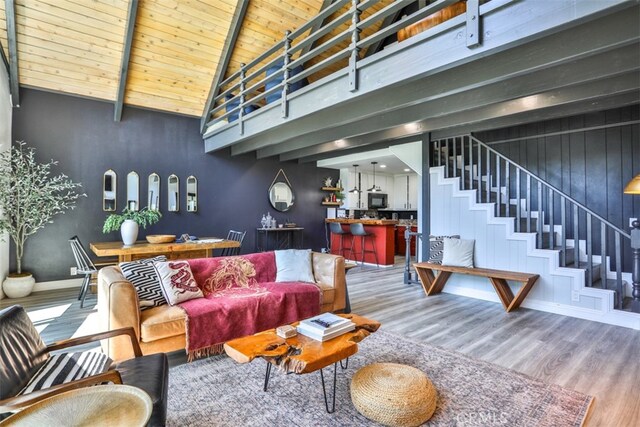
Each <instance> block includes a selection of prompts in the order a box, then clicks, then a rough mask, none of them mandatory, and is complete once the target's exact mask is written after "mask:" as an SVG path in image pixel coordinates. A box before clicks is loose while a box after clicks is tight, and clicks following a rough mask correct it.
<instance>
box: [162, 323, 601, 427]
mask: <svg viewBox="0 0 640 427" xmlns="http://www.w3.org/2000/svg"><path fill="white" fill-rule="evenodd" d="M359 348H360V350H359V352H358V354H356V355H355V356H354V357H352V358H351V359H349V367H348V369H346V370H344V371H342V370H341V369H340V368H339V367H338V383H337V395H336V396H337V397H336V411H335V413H334V414H328V413H327V412H326V411H325V408H324V400H323V397H322V387H321V383H320V373H319V372H313V373H311V374H306V375H295V374H290V375H285V374H283V373H281V372H277V371H275V370H274V371H272V374H271V380H270V382H269V390H268V391H267V392H263V391H262V386H263V382H264V374H265V368H266V363H265V362H264V361H262V360H254V361H253V362H252V363H249V364H244V365H239V364H237V363H235V362H234V361H233V360H231V359H230V358H228V357H226V356H223V355H222V356H214V357H210V358H208V359H203V360H199V361H196V362H192V363H188V364H185V365H181V366H177V367H175V368H171V370H170V372H169V377H170V386H169V408H168V425H170V426H187V425H188V426H213V425H215V426H264V425H280V426H370V425H375V423H373V422H371V421H370V420H368V419H367V418H365V417H363V416H362V415H360V414H359V413H358V411H357V410H356V409H355V408H354V406H353V405H352V403H351V397H350V394H349V384H350V382H351V377H352V375H353V374H354V372H356V371H357V370H358V369H359V368H361V367H363V366H365V365H368V364H370V363H374V362H395V363H403V364H407V365H411V366H415V367H417V368H419V369H421V370H422V371H424V372H425V373H426V374H427V375H428V376H429V378H430V379H431V381H432V382H433V384H434V385H435V387H436V389H437V390H438V405H437V409H436V412H435V413H434V415H433V417H432V418H431V420H429V422H428V423H427V425H429V426H460V427H463V426H483V427H488V426H510V427H514V426H523V427H524V426H541V427H561V426H580V425H582V423H583V421H584V418H585V417H586V415H587V411H588V409H589V406H590V405H591V403H592V401H593V398H592V397H591V396H587V395H584V394H582V393H578V392H576V391H572V390H568V389H565V388H562V387H559V386H556V385H550V384H546V383H543V382H541V381H538V380H535V379H533V378H530V377H527V376H525V375H522V374H519V373H517V372H514V371H511V370H508V369H504V368H501V367H498V366H496V365H492V364H490V363H487V362H483V361H480V360H476V359H472V358H469V357H466V356H464V355H461V354H459V353H455V352H451V351H447V350H444V349H441V348H438V347H433V346H429V345H426V344H417V343H414V342H411V341H409V340H406V339H404V338H401V337H399V336H396V335H392V334H389V333H385V332H381V331H379V332H377V333H375V334H372V335H371V336H369V337H368V338H367V339H365V340H364V341H363V342H362V343H360V345H359ZM274 372H275V373H274ZM327 380H328V384H327V386H328V390H327V391H328V392H330V384H332V381H333V367H331V368H328V369H325V381H327Z"/></svg>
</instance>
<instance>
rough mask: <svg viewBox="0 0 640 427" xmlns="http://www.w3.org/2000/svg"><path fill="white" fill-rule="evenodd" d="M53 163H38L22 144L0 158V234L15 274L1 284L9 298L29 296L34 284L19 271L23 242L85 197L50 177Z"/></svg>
mask: <svg viewBox="0 0 640 427" xmlns="http://www.w3.org/2000/svg"><path fill="white" fill-rule="evenodd" d="M57 163H58V162H55V161H53V160H52V161H50V162H49V163H38V161H37V160H36V158H35V149H33V148H29V147H27V146H26V144H25V143H24V142H22V141H19V142H17V143H16V144H15V145H14V146H13V147H11V149H10V150H7V151H5V152H3V153H2V154H0V211H1V212H2V216H0V233H3V234H4V233H8V234H9V236H10V237H11V239H12V240H13V242H14V243H15V247H16V271H15V273H10V274H9V276H8V277H7V278H6V279H5V280H4V282H3V284H2V289H3V290H4V293H5V294H6V295H7V296H8V297H9V298H21V297H25V296H27V295H29V294H30V293H31V291H32V290H33V285H34V284H35V279H34V278H33V276H32V274H31V273H28V272H23V271H22V257H23V255H24V244H25V242H26V240H27V239H28V238H29V237H30V236H32V235H34V234H35V233H36V232H37V231H38V230H40V229H41V228H43V227H44V226H46V225H47V224H49V223H52V222H53V221H52V218H53V217H54V216H56V215H58V214H62V213H65V212H66V211H67V210H68V209H73V208H74V207H75V205H76V201H77V200H78V198H80V197H84V196H85V194H81V193H78V192H77V191H76V190H77V189H78V188H79V187H81V185H80V184H79V183H77V182H73V181H71V180H70V179H69V177H67V176H66V175H65V174H62V173H61V174H59V175H52V174H51V166H53V165H57Z"/></svg>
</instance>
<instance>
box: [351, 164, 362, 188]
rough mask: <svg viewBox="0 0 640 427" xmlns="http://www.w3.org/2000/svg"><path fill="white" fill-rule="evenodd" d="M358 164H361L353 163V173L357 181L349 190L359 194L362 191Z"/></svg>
mask: <svg viewBox="0 0 640 427" xmlns="http://www.w3.org/2000/svg"><path fill="white" fill-rule="evenodd" d="M358 166H360V165H353V175H354V176H355V182H354V183H353V188H352V189H351V190H349V193H351V194H357V193H359V192H360V190H359V189H358Z"/></svg>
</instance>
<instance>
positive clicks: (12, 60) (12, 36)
mask: <svg viewBox="0 0 640 427" xmlns="http://www.w3.org/2000/svg"><path fill="white" fill-rule="evenodd" d="M4 13H5V17H6V22H7V44H8V46H7V47H8V48H9V86H10V88H11V102H13V106H14V107H19V106H20V76H19V74H18V39H17V33H16V10H15V4H14V3H13V0H5V2H4ZM3 55H4V53H3Z"/></svg>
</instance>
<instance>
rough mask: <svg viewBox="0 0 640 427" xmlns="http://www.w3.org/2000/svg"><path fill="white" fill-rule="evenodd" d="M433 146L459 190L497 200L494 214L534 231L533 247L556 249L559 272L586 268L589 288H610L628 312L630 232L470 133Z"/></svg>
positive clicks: (517, 230) (436, 162) (436, 160)
mask: <svg viewBox="0 0 640 427" xmlns="http://www.w3.org/2000/svg"><path fill="white" fill-rule="evenodd" d="M432 148H433V154H434V155H433V156H432V167H438V166H440V167H442V169H443V171H444V176H445V177H446V178H450V179H451V178H458V179H457V183H459V184H458V190H461V191H462V192H465V191H466V190H474V191H473V192H471V193H470V194H471V196H470V197H473V198H475V203H476V204H493V207H491V209H492V210H493V212H492V213H493V217H494V218H504V219H506V220H507V223H508V222H511V221H512V222H513V232H514V234H515V235H519V234H520V235H524V233H528V234H529V235H534V236H535V249H544V250H549V251H553V252H551V253H550V254H551V255H553V256H555V257H557V266H558V267H559V268H558V271H562V269H563V268H568V269H576V270H580V271H583V272H584V287H585V288H590V289H594V290H595V289H601V290H607V291H612V292H613V303H612V305H613V307H612V308H613V309H615V310H623V311H630V306H631V298H630V297H628V295H630V294H631V292H630V286H629V283H630V281H631V280H630V273H628V272H627V273H625V272H623V271H622V265H623V264H622V259H623V251H624V250H628V248H629V245H630V235H629V234H628V233H626V232H625V231H624V230H622V229H620V228H618V227H616V226H615V225H613V224H612V223H611V222H609V221H607V220H606V219H605V218H603V217H601V216H600V215H598V214H597V213H595V212H593V211H592V210H590V209H589V208H587V207H586V206H584V205H582V204H581V203H579V202H578V201H576V200H574V199H573V198H571V197H570V196H569V195H567V194H565V193H563V192H562V191H560V190H558V189H557V188H555V187H554V186H552V185H551V184H549V183H548V182H546V181H544V180H542V179H541V178H539V177H537V176H536V175H535V174H533V173H531V172H529V171H528V170H526V169H525V168H523V167H521V166H519V165H518V164H516V163H514V162H513V161H511V160H509V159H508V158H507V157H505V156H503V155H502V154H500V153H498V152H497V151H495V150H493V149H492V148H491V147H489V146H488V145H486V144H484V143H483V142H482V141H480V140H478V139H477V138H475V137H473V136H471V135H465V136H460V137H455V138H446V139H441V140H436V141H432ZM432 203H433V202H432ZM509 219H511V221H508V220H509ZM554 253H555V255H554ZM554 264H555V263H554ZM572 298H575V294H572Z"/></svg>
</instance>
